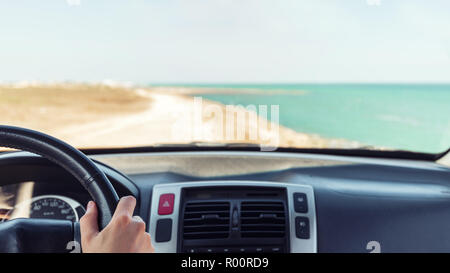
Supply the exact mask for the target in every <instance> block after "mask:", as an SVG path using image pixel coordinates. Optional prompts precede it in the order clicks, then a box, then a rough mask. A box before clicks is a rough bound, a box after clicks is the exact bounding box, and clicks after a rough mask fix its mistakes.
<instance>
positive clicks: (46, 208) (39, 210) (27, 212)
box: [0, 195, 85, 222]
mask: <svg viewBox="0 0 450 273" xmlns="http://www.w3.org/2000/svg"><path fill="white" fill-rule="evenodd" d="M84 213H85V210H84V208H83V207H82V206H81V205H80V203H78V202H77V201H75V200H73V199H72V198H69V197H65V196H61V195H41V196H36V197H34V198H32V199H31V200H27V201H24V202H21V203H20V204H18V205H16V206H15V207H14V208H13V209H11V210H10V211H9V212H8V215H6V216H7V217H5V219H3V220H0V222H2V221H6V220H8V219H10V220H12V219H16V218H22V217H24V218H41V219H54V220H69V221H72V222H77V221H78V220H79V219H80V217H81V216H83V214H84Z"/></svg>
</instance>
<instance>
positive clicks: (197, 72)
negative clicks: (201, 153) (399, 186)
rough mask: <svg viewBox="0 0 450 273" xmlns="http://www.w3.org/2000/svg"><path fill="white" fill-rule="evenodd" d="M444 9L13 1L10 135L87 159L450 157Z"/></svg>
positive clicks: (422, 5) (5, 60)
mask: <svg viewBox="0 0 450 273" xmlns="http://www.w3.org/2000/svg"><path fill="white" fill-rule="evenodd" d="M449 10H450V2H449V1H422V0H407V1H406V0H405V1H384V0H354V1H306V0H305V1H303V0H295V1H275V0H260V1H250V0H249V1H247V0H246V1H242V0H239V1H238V0H235V1H233V0H229V1H222V0H220V1H216V0H211V1H200V0H192V1H176V0H167V1H119V0H117V1H112V0H109V1H88V0H54V1H26V2H24V1H2V2H1V3H0V24H1V25H2V26H3V27H2V28H1V31H0V35H1V36H0V48H1V50H0V113H1V114H0V124H6V125H14V126H20V127H26V128H30V129H35V130H39V131H42V132H45V133H48V134H50V135H53V136H55V137H57V138H60V139H62V140H65V141H67V142H68V143H69V144H72V145H73V146H75V147H78V148H118V147H139V146H154V145H178V144H188V145H190V144H192V145H194V144H195V143H197V144H198V143H202V145H208V144H210V145H217V144H220V143H239V144H242V145H245V144H249V145H250V144H252V145H254V144H256V145H260V146H261V147H262V148H264V149H266V150H271V148H272V147H296V148H319V149H321V148H337V149H380V150H408V151H414V152H426V153H440V152H443V151H445V150H446V149H448V148H450V35H449V31H448V30H449V29H450V16H448V11H449Z"/></svg>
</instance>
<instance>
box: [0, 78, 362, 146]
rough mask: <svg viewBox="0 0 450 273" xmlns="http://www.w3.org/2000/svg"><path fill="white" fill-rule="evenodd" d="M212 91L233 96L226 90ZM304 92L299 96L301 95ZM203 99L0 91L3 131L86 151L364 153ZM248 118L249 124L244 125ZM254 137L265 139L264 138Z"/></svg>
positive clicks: (171, 93)
mask: <svg viewBox="0 0 450 273" xmlns="http://www.w3.org/2000/svg"><path fill="white" fill-rule="evenodd" d="M206 91H207V92H217V93H223V92H229V90H223V89H217V90H214V89H208V90H206ZM241 91H242V92H247V93H248V92H250V93H252V92H255V91H254V90H241ZM233 92H237V91H236V90H234V91H233ZM301 92H302V91H298V93H299V95H301ZM199 93H205V90H198V88H184V87H183V88H182V87H155V88H151V87H150V88H137V87H124V86H119V85H112V84H75V83H70V84H69V83H64V84H62V83H61V84H9V85H8V84H3V85H0V112H1V113H2V115H1V116H0V124H6V125H14V126H21V127H26V128H31V129H35V130H39V131H43V132H46V133H48V134H51V135H53V136H55V137H57V138H60V139H63V140H64V141H66V142H68V143H70V144H71V145H73V146H75V147H78V148H95V147H133V146H149V145H158V144H175V143H191V142H219V143H221V142H233V143H262V144H266V145H269V146H271V145H272V144H277V146H278V147H311V148H355V147H358V146H359V145H360V144H358V143H356V142H351V141H346V140H340V139H326V138H323V137H320V136H317V135H311V134H305V133H301V132H295V131H294V130H292V129H289V128H285V127H283V126H278V127H277V124H274V123H272V122H270V121H268V120H266V119H264V118H262V117H260V116H258V115H257V113H255V112H254V111H249V110H248V109H245V108H242V107H235V106H229V107H226V106H225V105H223V104H220V103H217V102H213V101H208V100H202V101H201V108H202V109H200V110H198V109H196V108H198V103H197V104H196V101H195V97H194V96H195V94H199ZM197 102H198V101H197ZM205 109H206V110H205ZM208 109H209V110H208ZM227 110H228V111H227ZM230 110H231V111H230ZM218 113H219V114H218ZM198 115H199V116H198ZM198 117H200V118H199V120H198ZM237 117H241V120H239V119H238V118H237ZM242 117H245V118H244V121H243V122H242ZM196 119H197V120H196ZM227 122H228V123H227ZM230 122H231V124H232V125H231V127H232V128H234V130H235V131H236V132H237V131H238V130H239V129H242V130H241V131H244V135H241V137H236V135H237V134H236V133H234V134H233V135H232V137H231V138H230V137H229V136H228V138H227V136H226V134H227V132H228V131H227V130H229V128H230V127H226V126H225V125H227V126H228V125H230ZM243 126H244V127H245V128H243ZM274 128H276V129H277V130H276V131H274ZM199 132H200V133H199ZM252 132H257V134H256V138H255V135H254V134H252ZM274 132H276V141H274V139H273V137H274V136H273V134H274ZM233 136H234V137H233Z"/></svg>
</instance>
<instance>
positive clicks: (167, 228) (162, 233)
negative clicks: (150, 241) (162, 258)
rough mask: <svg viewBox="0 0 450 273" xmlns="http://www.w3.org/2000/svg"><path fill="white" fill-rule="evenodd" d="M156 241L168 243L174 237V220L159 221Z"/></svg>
mask: <svg viewBox="0 0 450 273" xmlns="http://www.w3.org/2000/svg"><path fill="white" fill-rule="evenodd" d="M155 237H156V238H155V241H156V242H158V243H162V242H168V241H170V238H171V237H172V219H159V220H158V221H157V222H156V232H155Z"/></svg>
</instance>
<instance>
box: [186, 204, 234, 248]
mask: <svg viewBox="0 0 450 273" xmlns="http://www.w3.org/2000/svg"><path fill="white" fill-rule="evenodd" d="M229 235H230V203H228V202H189V203H187V204H186V207H185V210H184V217H183V238H184V239H190V240H192V239H220V238H228V236H229Z"/></svg>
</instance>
